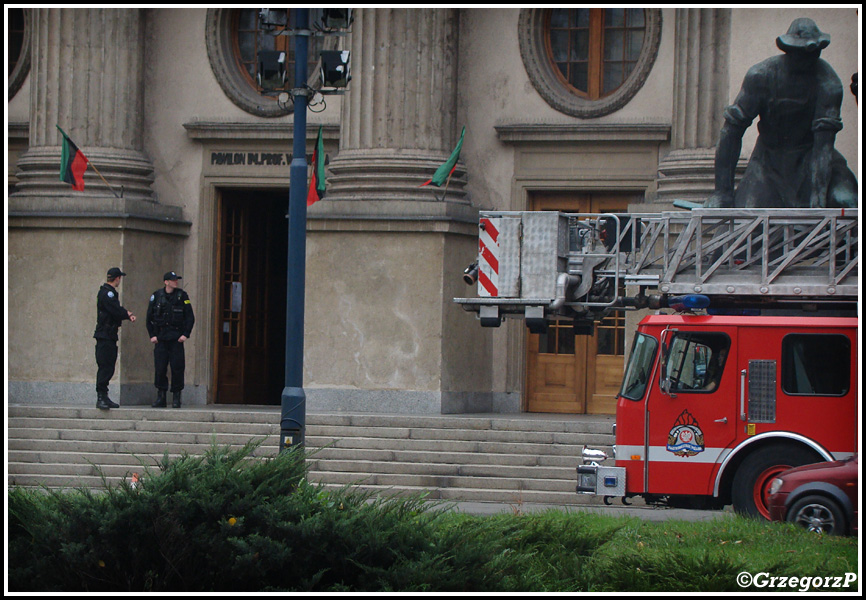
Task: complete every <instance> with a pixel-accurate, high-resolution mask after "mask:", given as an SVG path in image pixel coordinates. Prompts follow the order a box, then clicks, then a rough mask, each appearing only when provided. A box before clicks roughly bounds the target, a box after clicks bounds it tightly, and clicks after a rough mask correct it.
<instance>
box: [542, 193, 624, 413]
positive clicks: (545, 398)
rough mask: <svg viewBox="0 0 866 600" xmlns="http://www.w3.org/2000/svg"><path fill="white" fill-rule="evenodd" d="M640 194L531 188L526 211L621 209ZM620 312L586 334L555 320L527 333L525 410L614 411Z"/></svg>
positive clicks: (620, 361)
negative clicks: (544, 329)
mask: <svg viewBox="0 0 866 600" xmlns="http://www.w3.org/2000/svg"><path fill="white" fill-rule="evenodd" d="M640 198H641V195H640V194H592V193H582V194H576V193H563V192H549V193H548V192H537V193H535V194H533V195H532V197H531V198H530V208H531V210H559V211H563V212H575V213H605V212H610V213H618V212H625V211H626V210H627V208H628V205H629V204H632V203H636V202H639V201H640ZM624 345H625V316H624V314H623V313H621V312H615V313H612V314H611V315H610V316H608V317H606V318H604V319H603V320H601V321H600V322H597V323H595V326H594V327H593V333H592V335H586V334H585V333H583V332H575V330H574V327H573V326H572V324H571V322H569V321H555V322H552V323H550V324H549V325H548V328H547V332H546V333H543V334H535V333H528V332H527V361H526V410H527V411H528V412H549V413H589V414H614V413H615V412H616V394H617V392H618V391H619V385H620V382H621V380H622V371H623V364H624Z"/></svg>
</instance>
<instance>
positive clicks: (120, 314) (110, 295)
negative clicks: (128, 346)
mask: <svg viewBox="0 0 866 600" xmlns="http://www.w3.org/2000/svg"><path fill="white" fill-rule="evenodd" d="M128 318H129V311H128V310H126V309H125V308H123V307H122V306H121V305H120V295H119V294H118V293H117V290H116V289H115V288H114V286H113V285H109V284H108V283H103V284H102V287H101V288H99V292H97V294H96V331H94V332H93V337H95V338H96V339H98V340H114V341H115V342H116V341H117V330H118V329H119V328H120V324H121V321H123V320H124V319H128Z"/></svg>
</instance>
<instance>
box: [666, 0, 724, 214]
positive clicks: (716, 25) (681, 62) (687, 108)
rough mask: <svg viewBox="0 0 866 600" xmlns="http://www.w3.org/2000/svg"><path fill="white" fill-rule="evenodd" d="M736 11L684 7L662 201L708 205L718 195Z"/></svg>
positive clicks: (678, 19) (678, 13) (678, 26)
mask: <svg viewBox="0 0 866 600" xmlns="http://www.w3.org/2000/svg"><path fill="white" fill-rule="evenodd" d="M730 38H731V9H729V8H678V9H677V10H676V41H675V53H676V54H675V62H674V107H673V116H672V130H671V152H670V153H669V154H668V155H667V156H666V157H665V158H664V159H663V160H662V162H661V164H659V190H658V194H659V198H660V199H662V200H666V201H672V200H677V199H682V200H691V201H695V202H703V201H704V200H705V199H706V198H707V196H709V195H710V194H711V193H712V191H713V185H714V183H713V179H714V167H715V152H716V143H717V142H718V136H719V131H720V130H721V128H722V123H723V112H724V109H725V106H726V105H727V104H728V103H729V98H728V92H729V90H728V68H729V62H730Z"/></svg>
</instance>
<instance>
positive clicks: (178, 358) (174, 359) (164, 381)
mask: <svg viewBox="0 0 866 600" xmlns="http://www.w3.org/2000/svg"><path fill="white" fill-rule="evenodd" d="M153 363H154V367H155V370H156V377H155V379H154V381H153V384H154V385H155V386H156V389H158V390H166V391H167V390H168V367H169V366H171V391H172V392H179V391H181V390H182V389H183V371H184V369H185V368H186V359H185V357H184V352H183V342H178V341H177V340H160V341H158V342H157V343H156V346H155V347H154V349H153Z"/></svg>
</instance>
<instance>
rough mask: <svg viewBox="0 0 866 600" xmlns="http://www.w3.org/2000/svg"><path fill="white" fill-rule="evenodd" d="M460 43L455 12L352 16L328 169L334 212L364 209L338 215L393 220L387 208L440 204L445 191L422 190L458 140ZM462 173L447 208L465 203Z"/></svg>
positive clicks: (459, 170)
mask: <svg viewBox="0 0 866 600" xmlns="http://www.w3.org/2000/svg"><path fill="white" fill-rule="evenodd" d="M457 37H458V11H457V10H456V9H450V8H441V9H439V8H437V9H423V10H420V9H405V8H400V9H392V8H382V9H357V10H356V11H355V21H354V23H353V25H352V36H351V70H352V74H353V78H352V81H351V83H350V87H349V92H348V93H347V94H346V96H345V97H344V99H343V109H342V111H343V112H342V124H341V128H342V129H341V136H340V150H339V154H338V155H337V156H336V157H335V158H334V159H333V160H332V161H331V163H330V166H329V170H330V176H329V179H328V196H327V197H328V199H329V200H330V201H331V202H330V204H331V207H334V208H335V203H337V204H339V203H344V202H346V201H358V200H364V201H367V202H368V204H367V206H366V207H365V208H364V209H361V208H360V207H358V206H354V207H347V206H346V205H345V204H343V205H342V208H341V209H340V210H342V211H346V210H350V211H351V210H365V211H370V210H377V211H380V209H381V211H385V212H391V211H393V210H395V208H394V207H393V206H391V207H390V208H387V207H388V206H390V205H389V204H387V203H388V202H391V201H394V202H398V203H403V202H413V201H415V202H421V203H427V202H431V201H434V200H435V198H436V197H437V196H438V197H440V198H442V194H443V192H444V186H443V189H436V188H432V187H424V188H419V186H420V185H421V184H422V183H424V181H426V180H427V179H429V178H430V177H431V176H432V174H433V172H434V171H435V170H436V169H437V168H438V167H439V166H440V165H441V164H442V163H443V162H444V161H445V160H447V158H448V156H449V155H450V154H451V151H452V150H453V149H454V146H455V144H456V143H457V140H458V139H459V136H460V131H461V128H462V124H459V123H457V89H456V82H457ZM461 167H462V164H461V165H459V166H458V168H457V171H456V172H455V173H454V177H452V179H451V182H450V184H449V186H448V190H447V195H446V196H445V199H446V200H447V201H451V202H454V201H457V202H461V201H464V199H465V196H466V192H465V189H464V187H465V183H466V181H465V170H463V169H462V168H461ZM434 191H435V195H434ZM369 202H374V203H375V204H374V205H370V204H369ZM382 202H385V203H386V204H385V205H382ZM328 204H329V203H322V207H323V208H324V207H325V206H327V205H328ZM374 207H375V208H374ZM404 208H405V207H404ZM414 209H418V207H417V206H416V207H414ZM381 211H380V212H381Z"/></svg>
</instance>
